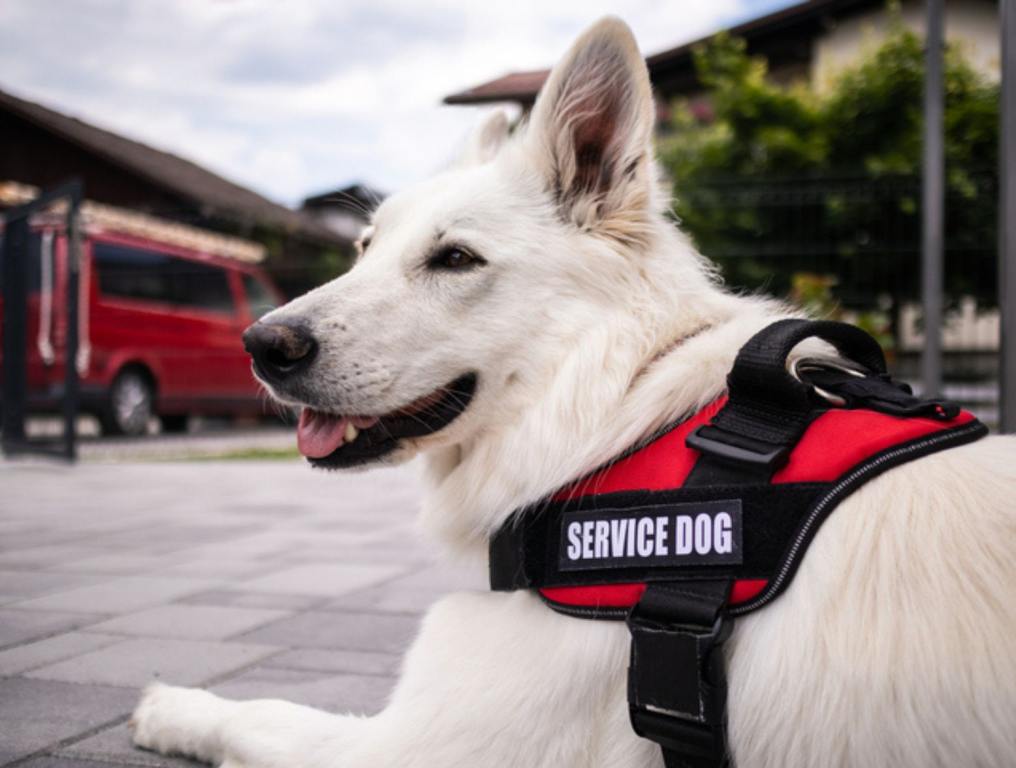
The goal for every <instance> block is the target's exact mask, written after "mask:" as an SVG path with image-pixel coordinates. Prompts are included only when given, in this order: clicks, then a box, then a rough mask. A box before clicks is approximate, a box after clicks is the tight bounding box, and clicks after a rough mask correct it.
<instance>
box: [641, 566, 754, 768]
mask: <svg viewBox="0 0 1016 768" xmlns="http://www.w3.org/2000/svg"><path fill="white" fill-rule="evenodd" d="M730 585H731V580H730V579H722V580H717V581H696V582H689V583H682V584H660V583H654V584H650V585H649V586H648V587H647V588H646V591H645V593H644V594H643V596H642V599H641V600H640V601H639V603H638V605H636V606H635V607H634V608H633V609H632V611H631V613H630V614H629V616H628V629H629V630H631V662H630V666H629V668H628V711H629V715H630V717H631V724H632V727H633V728H634V729H635V732H636V733H637V734H638V735H639V736H642V737H644V738H647V739H651V740H653V741H655V742H657V743H658V744H659V745H660V746H661V747H662V748H663V759H664V762H665V763H666V765H667V768H715V766H722V765H724V764H726V754H727V732H726V725H727V723H726V711H727V678H726V671H725V670H726V667H725V664H724V660H723V651H722V647H721V646H722V645H723V643H724V641H725V640H726V639H727V638H728V637H729V636H730V632H731V630H732V629H733V626H734V625H733V620H732V619H730V618H727V617H725V616H724V615H723V607H724V606H725V605H726V604H727V597H728V595H729V594H730Z"/></svg>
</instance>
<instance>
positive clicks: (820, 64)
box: [0, 0, 1016, 768]
mask: <svg viewBox="0 0 1016 768" xmlns="http://www.w3.org/2000/svg"><path fill="white" fill-rule="evenodd" d="M1005 3H1008V5H1006V9H1007V13H1008V15H1007V16H1005V17H1004V18H1005V19H1009V21H1008V22H1007V23H1008V27H1007V28H1008V29H1010V30H1011V33H1010V36H1011V37H1014V36H1016V11H1014V10H1013V6H1014V5H1016V0H1004V2H1003V3H1002V4H1003V5H1004V4H1005ZM936 8H937V9H938V11H939V14H938V18H939V19H940V20H941V27H939V26H938V25H935V24H932V25H931V26H930V27H929V26H928V23H927V20H928V18H929V16H930V15H933V14H932V12H933V11H934V10H935V9H936ZM606 13H614V14H617V15H620V16H621V17H623V18H624V19H625V20H626V21H627V22H628V23H629V24H630V25H631V26H632V28H633V29H634V31H635V34H636V37H637V39H638V41H639V44H640V46H641V48H642V50H643V52H644V53H645V54H646V57H647V62H648V66H649V72H650V75H651V78H652V80H653V85H654V87H655V94H656V100H657V102H656V104H657V139H658V155H659V160H660V163H661V166H662V168H663V170H664V172H665V174H666V179H667V183H668V184H670V185H671V186H672V189H673V215H674V218H675V220H679V221H680V222H681V224H682V226H683V227H684V228H685V229H686V230H687V231H688V233H689V234H690V235H691V237H692V238H693V239H694V241H695V243H696V244H697V245H698V247H699V248H700V249H701V250H702V251H703V252H704V253H705V254H707V255H708V256H710V257H711V258H712V259H713V260H714V261H715V262H716V263H717V265H718V267H719V270H720V272H721V274H722V276H723V278H724V280H725V281H726V282H727V283H728V285H730V286H731V287H732V288H733V289H735V290H742V291H765V292H769V293H773V294H776V295H779V296H782V297H785V298H787V299H788V300H790V301H793V302H796V303H798V304H801V305H803V306H806V307H808V308H810V309H811V310H813V311H814V312H816V313H818V314H820V315H823V316H826V317H832V318H837V319H844V320H849V321H852V322H856V323H858V324H860V325H862V326H863V327H864V328H866V329H867V330H869V331H870V332H872V333H873V334H875V335H876V336H877V337H878V339H879V340H880V341H881V342H882V344H883V345H884V346H885V348H886V350H887V352H888V354H889V357H890V359H891V364H892V367H893V369H894V371H895V373H896V375H897V376H898V377H901V378H903V379H904V380H907V381H909V382H912V383H914V384H915V385H917V386H918V388H920V387H922V386H923V387H924V388H925V389H928V388H929V387H928V382H931V385H930V388H931V389H941V390H943V391H944V394H946V395H947V396H949V397H951V398H953V399H956V400H959V401H960V402H961V403H962V404H964V405H965V406H967V407H968V408H970V409H971V410H973V411H974V412H975V413H976V414H977V415H979V416H980V417H981V418H982V419H983V420H984V421H986V422H987V423H989V424H990V425H993V426H997V425H998V423H999V388H1000V387H999V385H1000V381H1007V382H1009V383H1007V384H1006V388H1007V390H1008V391H1009V392H1012V393H1013V394H1012V395H1011V400H1010V402H1011V403H1012V405H1011V406H1010V407H1009V408H1008V409H1007V410H1005V411H1004V412H1003V418H1004V419H1005V418H1008V419H1010V420H1012V423H1011V428H1012V427H1016V371H1013V368H1012V367H1010V368H1007V369H1006V370H1007V371H1012V373H1011V374H1010V375H1009V376H1008V377H1006V376H1000V357H1004V359H1005V360H1011V362H1009V363H1008V365H1010V366H1014V365H1016V354H1010V355H1008V356H1000V326H1001V321H1000V313H999V301H998V298H997V296H998V294H999V279H998V275H999V250H1000V247H999V242H1000V237H999V235H1000V232H999V223H1000V222H999V216H998V211H999V193H1000V189H1001V187H1002V186H1004V183H1005V180H1004V179H1000V177H999V170H998V169H999V166H1000V154H999V152H1000V150H999V140H1000V138H1001V137H1000V133H1001V132H1000V129H999V120H1000V90H1001V89H1000V79H1001V72H1002V69H1003V58H1002V52H1001V50H1000V47H1001V46H1000V38H1001V28H1000V3H998V2H994V1H993V0H948V2H944V4H943V3H942V2H941V1H940V0H923V1H922V0H900V2H891V3H887V2H886V1H885V0H809V2H801V3H796V4H795V3H791V2H787V1H786V0H684V1H683V2H669V3H664V2H660V1H659V0H632V2H627V3H616V2H601V1H600V0H581V2H579V1H577V0H576V1H574V2H554V3H548V2H544V1H542V0H541V1H539V2H538V1H537V0H513V2H510V3H471V2H466V0H430V1H429V2H419V3H407V2H404V1H403V0H370V2H367V1H366V0H342V1H341V2H335V1H334V0H296V1H294V2H286V3H279V2H268V0H203V1H200V2H191V0H160V1H159V2H129V0H75V1H74V2H70V0H37V1H35V2H17V1H13V2H2V3H0V216H2V217H3V225H2V230H0V245H2V247H0V262H2V263H0V288H2V298H0V302H2V311H0V335H2V337H3V345H2V357H0V375H2V395H0V415H2V426H0V428H2V435H0V437H2V447H3V452H4V455H5V459H4V460H2V461H0V488H2V493H0V766H6V765H17V766H19V767H20V768H102V766H124V765H135V766H137V765H141V766H154V767H155V768H163V767H169V766H176V767H177V768H180V766H185V765H189V763H187V762H186V761H182V760H178V759H170V758H161V757H157V756H155V755H153V754H151V753H143V752H140V751H138V750H134V749H132V748H131V746H130V739H129V734H128V732H127V725H126V723H127V718H128V715H129V712H130V710H131V707H132V706H133V704H134V702H135V701H136V698H137V692H138V689H139V688H140V687H141V686H143V685H144V684H145V683H146V682H148V681H149V680H151V679H152V678H153V677H159V678H161V679H163V680H166V681H168V682H173V683H179V684H187V685H201V686H205V687H208V688H210V689H212V690H214V691H216V692H219V693H223V694H226V695H230V696H237V697H256V696H270V697H281V698H286V699H290V700H293V701H297V702H301V703H304V704H308V705H311V706H317V707H324V708H327V709H333V710H339V711H354V712H365V713H372V712H376V711H377V710H378V709H379V708H380V707H381V706H382V705H383V702H384V700H385V697H386V696H387V695H388V693H389V691H390V690H391V687H392V685H393V684H394V677H395V675H396V674H397V669H398V666H399V658H400V655H401V653H402V652H403V651H404V650H405V648H406V646H407V645H408V643H409V642H410V640H411V638H412V636H413V634H414V633H415V631H416V626H417V623H418V621H419V617H420V615H421V614H422V612H423V611H425V610H426V608H427V606H428V605H430V604H431V602H432V601H433V600H435V599H436V598H437V597H438V596H440V595H441V594H443V593H445V592H447V591H449V590H451V589H458V588H463V587H476V588H479V589H484V588H485V580H484V575H483V572H482V568H481V569H479V570H475V569H469V568H463V567H459V566H446V565H437V558H436V554H435V552H434V551H432V549H431V548H430V545H428V544H427V543H426V542H424V541H422V540H421V537H420V535H419V532H418V531H417V530H416V529H415V527H414V522H413V519H414V514H415V511H416V509H417V507H418V504H419V498H420V489H419V486H418V484H417V480H416V477H415V474H414V471H413V468H412V467H408V468H406V467H402V468H394V469H383V470H375V471H372V472H370V473H365V474H359V475H349V474H343V475H338V476H336V475H327V474H325V473H313V472H311V471H310V470H309V469H308V468H307V466H306V465H305V464H304V462H303V461H302V460H301V459H300V458H299V457H298V455H297V452H296V447H295V435H294V429H293V427H292V425H291V423H290V424H288V425H287V422H291V421H292V414H289V413H286V412H285V411H284V410H281V409H279V408H277V407H273V406H271V405H269V404H268V403H267V402H266V399H265V397H264V396H263V395H262V394H261V393H260V391H259V388H258V387H257V385H256V384H255V382H254V379H253V377H252V375H251V373H250V365H249V361H248V358H247V356H246V355H245V353H244V351H243V349H242V346H241V342H240V334H241V332H242V331H243V329H244V328H245V327H246V326H247V325H248V324H250V323H251V322H253V321H254V320H256V319H257V318H258V317H260V316H261V315H262V314H264V313H265V312H266V311H268V310H270V309H271V308H273V307H275V306H277V305H278V304H280V303H281V302H284V301H285V300H287V299H289V298H292V297H295V296H297V295H299V294H300V293H302V292H304V291H306V290H308V289H309V288H312V287H313V286H315V285H318V284H321V283H323V282H325V281H327V280H329V279H332V278H334V277H336V276H338V275H340V274H342V273H343V272H344V271H345V270H346V269H348V268H349V266H350V263H351V259H352V254H353V245H352V244H353V242H354V240H355V239H356V238H357V236H358V233H359V231H360V229H361V228H362V227H363V225H364V223H365V222H366V221H367V219H368V217H369V215H370V212H371V210H372V209H373V208H374V207H375V206H376V205H377V204H378V202H379V201H380V200H381V199H383V198H384V197H385V196H386V195H387V194H391V193H393V192H397V191H398V190H400V189H402V188H403V187H405V186H407V185H410V184H413V183H414V182H416V181H418V180H420V179H422V178H425V177H426V176H428V175H429V174H431V173H433V172H434V171H436V170H439V169H440V168H441V167H442V166H443V165H444V164H446V163H447V162H448V161H449V160H450V159H451V158H452V157H453V156H454V155H455V152H456V150H457V149H458V147H459V146H460V145H461V144H462V142H463V140H464V138H465V137H466V136H467V135H468V133H469V132H470V130H471V129H472V128H474V127H475V126H476V125H477V124H478V123H479V122H481V121H482V119H483V118H484V117H485V116H486V115H487V114H488V113H489V112H490V111H491V110H493V109H505V110H507V112H508V114H509V116H510V118H511V120H512V121H513V123H514V124H515V125H518V124H520V122H521V121H523V120H524V119H525V117H526V115H527V113H528V111H529V110H530V109H531V107H532V105H533V101H534V99H535V97H536V94H537V92H538V90H539V88H540V85H541V84H542V82H543V80H544V79H545V77H546V74H547V68H548V67H549V66H550V65H552V64H553V63H554V61H555V60H556V59H557V58H558V57H559V56H560V55H562V53H563V52H564V51H565V50H566V49H567V47H568V46H569V45H570V43H571V42H572V40H573V39H574V38H575V37H576V36H577V35H578V34H579V33H580V32H581V31H582V29H584V28H585V27H586V26H588V25H589V24H590V23H592V22H593V21H595V20H596V19H597V18H599V17H601V16H602V15H604V14H606ZM1010 17H1012V18H1010ZM929 28H930V29H932V30H935V29H939V28H941V30H943V31H944V45H943V46H941V50H942V51H943V55H942V56H941V57H934V60H935V61H938V62H939V63H940V64H941V70H942V71H941V77H940V78H939V77H937V76H936V77H932V78H930V79H929V78H927V75H928V72H927V71H926V69H927V68H926V62H927V61H929V60H931V59H930V58H929V57H928V55H927V54H928V52H929V51H932V52H933V51H936V50H939V48H940V47H939V46H936V45H932V46H926V44H925V38H926V31H927V30H928V29H929ZM932 39H934V37H933V38H932ZM1008 48H1009V50H1010V54H1009V55H1010V56H1012V50H1013V49H1014V48H1016V46H1013V45H1010V46H1008ZM1010 69H1016V62H1013V64H1012V65H1010ZM1014 80H1016V78H1013V77H1009V78H1008V79H1007V80H1006V82H1008V83H1013V82H1014ZM926 83H931V84H932V85H931V87H930V88H928V89H926ZM935 83H939V86H935V85H934V84H935ZM926 93H932V94H935V93H938V94H940V95H941V96H942V98H941V99H933V100H932V103H933V106H934V104H937V105H938V106H940V107H941V108H942V111H941V130H940V131H939V130H935V129H934V127H935V126H936V125H938V123H937V121H935V122H933V123H927V124H926V121H925V114H926V105H925V97H926ZM1007 93H1010V94H1012V93H1013V88H1011V87H1010V88H1008V89H1007ZM1010 99H1011V103H1012V107H1011V109H1012V111H1013V112H1014V113H1016V95H1013V96H1010ZM1006 103H1010V102H1009V101H1007V102H1006ZM932 112H934V109H932ZM929 114H930V113H929ZM1010 119H1014V120H1016V114H1014V115H1013V116H1012V117H1011V118H1010ZM926 126H931V130H930V135H931V136H932V137H933V138H934V137H936V136H937V137H938V138H940V139H941V142H940V144H939V145H938V151H931V152H930V160H929V158H928V157H925V150H928V148H929V147H931V148H932V149H933V150H934V147H935V146H936V144H935V142H934V141H932V142H931V143H930V144H929V142H928V141H927V140H926V138H925V135H924V131H925V128H926ZM1014 149H1016V144H1013V143H1010V150H1009V157H1010V160H1009V162H1008V164H1006V163H1004V162H1003V163H1001V164H1002V165H1003V166H1004V167H1008V168H1011V169H1012V170H1011V172H1010V173H1009V174H1008V175H1009V176H1010V177H1012V179H1011V180H1010V181H1009V183H1010V185H1013V184H1016V157H1013V150H1014ZM936 158H937V159H936ZM936 169H937V170H936ZM936 180H937V182H940V183H935V181H936ZM1009 189H1010V190H1012V191H1010V192H1009V194H1010V195H1011V197H1010V198H1009V199H1010V200H1013V199H1014V198H1016V189H1014V188H1013V186H1010V187H1009ZM929 190H930V192H929ZM925 200H930V201H932V203H934V204H935V205H936V206H937V205H938V204H942V205H944V213H943V214H942V215H938V214H937V213H936V210H937V208H935V207H928V206H927V205H926V204H925V202H924V201H925ZM935 201H937V202H935ZM925 211H930V212H931V215H929V216H927V217H923V216H922V214H923V213H924V212H925ZM1014 221H1016V216H1012V217H1006V219H1005V220H1004V221H1003V222H1002V223H1003V225H1008V226H1009V230H1008V231H1009V232H1010V235H1009V238H1010V239H1009V242H1010V243H1011V244H1010V246H1009V249H1010V250H1011V249H1012V248H1014V247H1016V231H1013V229H1012V227H1013V224H1012V222H1014ZM928 222H931V224H932V225H933V226H932V227H931V229H929V228H928V227H927V226H925V225H926V224H927V223H928ZM929 237H930V239H929ZM929 244H930V245H929ZM938 256H940V257H941V260H942V261H941V265H940V267H933V268H932V269H931V270H926V269H924V267H923V266H922V265H923V264H926V263H932V264H934V263H935V259H937V258H938ZM929 258H931V259H932V261H930V262H929V261H928V259H929ZM1011 258H1012V257H1010V260H1011ZM922 274H925V275H927V274H932V275H935V274H940V275H941V280H942V283H941V286H940V287H937V286H934V285H933V287H932V289H931V290H930V291H928V290H922V287H921V277H922ZM1014 278H1016V269H1013V270H1012V277H1010V278H1009V279H1008V281H1007V282H1008V284H1010V285H1011V288H1010V289H1009V290H1010V291H1011V294H1012V295H1013V300H1016V285H1012V282H1013V280H1014ZM929 300H930V301H931V304H930V305H929V304H928V302H929ZM1002 303H1003V306H1005V307H1011V306H1012V305H1013V301H1012V300H1011V301H1009V302H1002ZM925 306H930V307H931V309H930V311H929V312H928V313H927V316H928V318H930V322H931V325H932V332H931V333H930V334H926V333H925V325H926V323H925V319H924V318H925V310H924V309H923V307H925ZM938 330H940V333H939V332H938ZM926 336H927V338H926ZM939 338H940V341H941V343H940V347H941V350H940V352H941V354H940V355H937V354H931V352H930V351H931V350H932V349H933V347H934V344H932V343H929V341H930V342H934V340H936V339H939ZM1006 338H1010V339H1011V336H1009V337H1006ZM1003 343H1005V345H1006V346H1007V347H1008V348H1011V347H1012V340H1010V341H1008V342H1003ZM929 361H931V362H932V363H933V365H932V366H931V368H930V369H929V367H928V363H929ZM1006 414H1010V415H1008V416H1006ZM55 458H56V459H58V460H54V459H55ZM75 458H77V459H80V461H78V462H77V463H74V462H70V461H64V459H75Z"/></svg>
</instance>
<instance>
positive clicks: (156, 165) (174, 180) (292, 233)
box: [0, 91, 352, 296]
mask: <svg viewBox="0 0 1016 768" xmlns="http://www.w3.org/2000/svg"><path fill="white" fill-rule="evenodd" d="M0 145H2V146H3V147H4V151H3V152H0V182H15V183H17V184H20V185H28V186H32V187H38V188H41V189H46V188H49V187H52V186H55V185H57V184H59V183H60V182H63V181H66V180H67V179H69V178H72V177H79V178H81V179H82V181H83V182H84V189H85V195H86V196H87V197H88V199H89V200H93V201H95V202H97V203H100V204H101V203H105V204H107V205H112V206H117V207H119V208H123V209H128V210H131V211H136V212H139V213H141V214H149V215H152V216H157V217H159V218H160V219H166V220H170V221H176V222H180V223H183V224H187V225H190V226H192V227H198V228H201V229H205V230H209V231H211V232H216V233H220V234H224V235H232V236H235V237H241V238H244V239H246V240H252V241H255V242H257V243H260V244H262V245H263V246H264V247H265V249H266V252H267V259H266V261H265V267H266V269H267V270H268V271H269V272H270V273H271V275H272V277H273V278H274V279H275V281H276V283H277V284H278V285H279V286H280V287H281V288H282V289H283V291H285V292H286V293H287V294H288V295H290V296H293V295H297V294H299V293H302V292H304V291H305V290H307V289H309V288H311V287H313V286H314V285H317V284H319V283H321V282H323V281H324V280H326V279H328V278H330V277H334V275H335V274H337V273H338V272H339V271H341V270H342V269H343V268H344V267H345V266H346V265H347V264H348V262H349V259H350V258H351V256H352V245H351V242H352V240H351V238H349V237H345V236H343V235H341V234H339V233H337V232H336V231H335V230H333V229H331V228H329V227H327V226H326V225H324V224H323V223H321V222H320V221H319V220H317V219H316V218H314V217H313V216H309V215H307V213H305V212H302V211H294V210H291V209H289V208H286V207H285V206H282V205H279V204H278V203H275V202H272V201H271V200H268V199H267V198H265V197H263V196H261V195H259V194H257V193H256V192H253V191H252V190H249V189H246V188H244V187H242V186H240V185H238V184H234V183H233V182H231V181H228V180H226V179H224V178H222V177H221V176H218V175H216V174H214V173H212V172H211V171H209V170H207V169H205V168H202V167H201V166H199V165H197V164H195V163H192V162H190V161H189V160H185V159H184V158H182V157H178V156H177V155H174V154H171V153H169V152H163V151H161V150H158V149H155V148H153V147H149V146H147V145H145V144H142V143H140V142H137V141H133V140H132V139H128V138H126V137H124V136H120V135H117V134H115V133H112V132H110V131H106V130H103V129H102V128H98V127H96V126H94V125H90V124H89V123H86V122H84V121H81V120H78V119H76V118H73V117H69V116H67V115H64V114H61V113H59V112H56V111H54V110H52V109H49V108H47V107H44V106H42V105H40V104H36V103H34V102H31V101H27V100H25V99H22V98H18V97H16V96H14V95H12V94H10V93H6V92H3V91H0Z"/></svg>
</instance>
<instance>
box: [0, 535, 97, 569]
mask: <svg viewBox="0 0 1016 768" xmlns="http://www.w3.org/2000/svg"><path fill="white" fill-rule="evenodd" d="M35 544H36V545H37V546H22V547H16V546H14V544H13V542H10V541H7V540H4V551H2V552H0V567H3V568H47V567H50V566H53V565H59V564H60V563H66V562H68V561H71V560H81V559H82V558H86V557H95V556H101V555H102V554H103V550H102V549H101V548H99V547H87V546H83V545H80V544H45V545H40V544H39V543H38V542H35Z"/></svg>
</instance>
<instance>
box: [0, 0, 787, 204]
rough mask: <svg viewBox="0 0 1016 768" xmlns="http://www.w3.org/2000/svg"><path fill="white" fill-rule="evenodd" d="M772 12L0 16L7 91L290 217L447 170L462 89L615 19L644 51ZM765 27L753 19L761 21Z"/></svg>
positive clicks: (110, 2) (639, 3) (85, 12)
mask: <svg viewBox="0 0 1016 768" xmlns="http://www.w3.org/2000/svg"><path fill="white" fill-rule="evenodd" d="M760 1H761V3H762V4H764V5H767V6H772V5H774V4H775V3H778V2H780V0H694V1H689V0H686V1H685V2H670V3H662V2H659V0H632V1H631V2H627V3H624V4H620V3H617V2H611V1H610V0H566V1H564V2H556V3H547V2H546V0H512V1H511V2H504V3H475V2H469V0H431V1H430V2H426V3H422V2H419V3H407V2H405V0H347V1H346V2H334V0H301V1H300V2H286V3H279V2H273V1H271V0H228V1H226V0H219V1H218V2H211V1H206V0H201V1H200V2H192V1H191V0H165V1H164V2H159V3H147V2H144V3H143V2H131V0H75V1H72V0H61V1H54V2H48V3H4V4H0V73H2V75H0V87H3V88H9V89H11V90H12V91H14V92H15V93H17V94H19V95H23V96H25V97H27V98H33V99H38V100H39V101H41V102H43V103H45V104H47V105H49V106H52V107H54V108H56V109H60V110H63V111H66V112H70V113H72V114H75V115H77V116H79V117H81V118H82V119H85V120H89V121H91V122H94V123H97V124H99V125H102V126H104V127H108V128H110V129H112V130H115V131H119V132H122V133H124V134H126V135H128V136H131V137H133V138H137V139H140V140H142V141H145V142H148V143H150V144H153V145H155V146H158V147H160V148H163V149H168V150H170V151H173V152H176V153H177V154H180V155H183V156H185V157H188V158H191V159H193V160H195V161H197V162H199V163H202V164H204V165H206V166H208V167H209V168H211V169H213V170H215V171H216V172H218V173H221V174H223V175H225V176H227V177H228V178H232V179H234V180H236V181H238V182H240V183H243V184H246V185H248V186H251V187H252V188H254V189H257V190H258V191H260V192H262V193H263V194H265V195H267V196H269V197H272V198H275V199H278V200H282V201H284V202H287V203H290V204H293V203H296V202H298V201H299V199H300V198H302V197H303V196H304V195H306V194H308V193H312V192H318V191H321V190H324V189H327V188H330V187H334V186H337V185H339V184H342V183H345V182H347V181H351V180H363V181H366V182H368V183H371V184H374V185H376V186H379V187H381V188H382V189H395V188H397V187H399V186H402V185H404V184H407V183H411V182H412V181H414V180H416V179H419V178H421V177H423V176H425V175H427V174H428V173H430V172H432V171H433V170H434V169H436V168H437V167H439V166H440V165H441V164H443V163H444V162H446V161H447V159H448V158H449V157H450V156H451V155H452V153H453V151H454V148H455V146H456V145H457V144H458V143H459V142H460V141H461V139H462V137H463V136H464V135H465V133H466V132H467V131H468V129H469V128H470V127H471V126H472V125H473V124H475V122H476V120H477V110H475V109H463V108H456V107H442V106H441V105H440V100H441V98H442V97H443V96H444V95H446V94H448V93H450V92H453V91H457V90H461V89H462V88H465V87H468V86H470V85H473V84H476V83H479V82H482V81H484V80H487V79H490V78H493V77H497V76H499V75H501V74H504V73H505V72H507V71H510V70H515V69H528V68H538V67H543V66H547V65H549V64H551V63H553V61H554V60H555V59H556V58H557V57H558V56H560V55H561V53H563V52H564V50H565V48H566V47H567V46H568V44H569V42H570V41H571V40H572V39H573V38H574V37H575V36H576V35H577V34H578V33H579V32H580V31H581V30H582V28H584V27H585V26H587V25H588V24H589V23H591V22H592V21H594V20H595V19H596V18H598V17H600V16H603V15H604V14H606V13H615V14H617V15H620V16H621V17H622V18H624V19H625V20H626V21H628V23H629V24H631V26H632V27H633V29H634V30H635V33H636V36H637V37H638V39H639V42H640V45H641V46H642V49H643V51H645V52H647V53H652V52H655V51H657V50H661V49H664V48H667V47H671V46H673V45H677V44H679V43H681V42H684V41H687V40H690V39H694V38H697V37H700V36H702V35H704V34H706V33H708V32H710V31H713V30H715V29H717V28H719V27H722V26H724V25H727V24H729V23H731V22H732V21H735V20H739V19H742V18H745V17H747V16H749V15H751V14H750V12H749V5H755V6H758V5H759V3H760ZM757 12H761V11H757Z"/></svg>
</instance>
